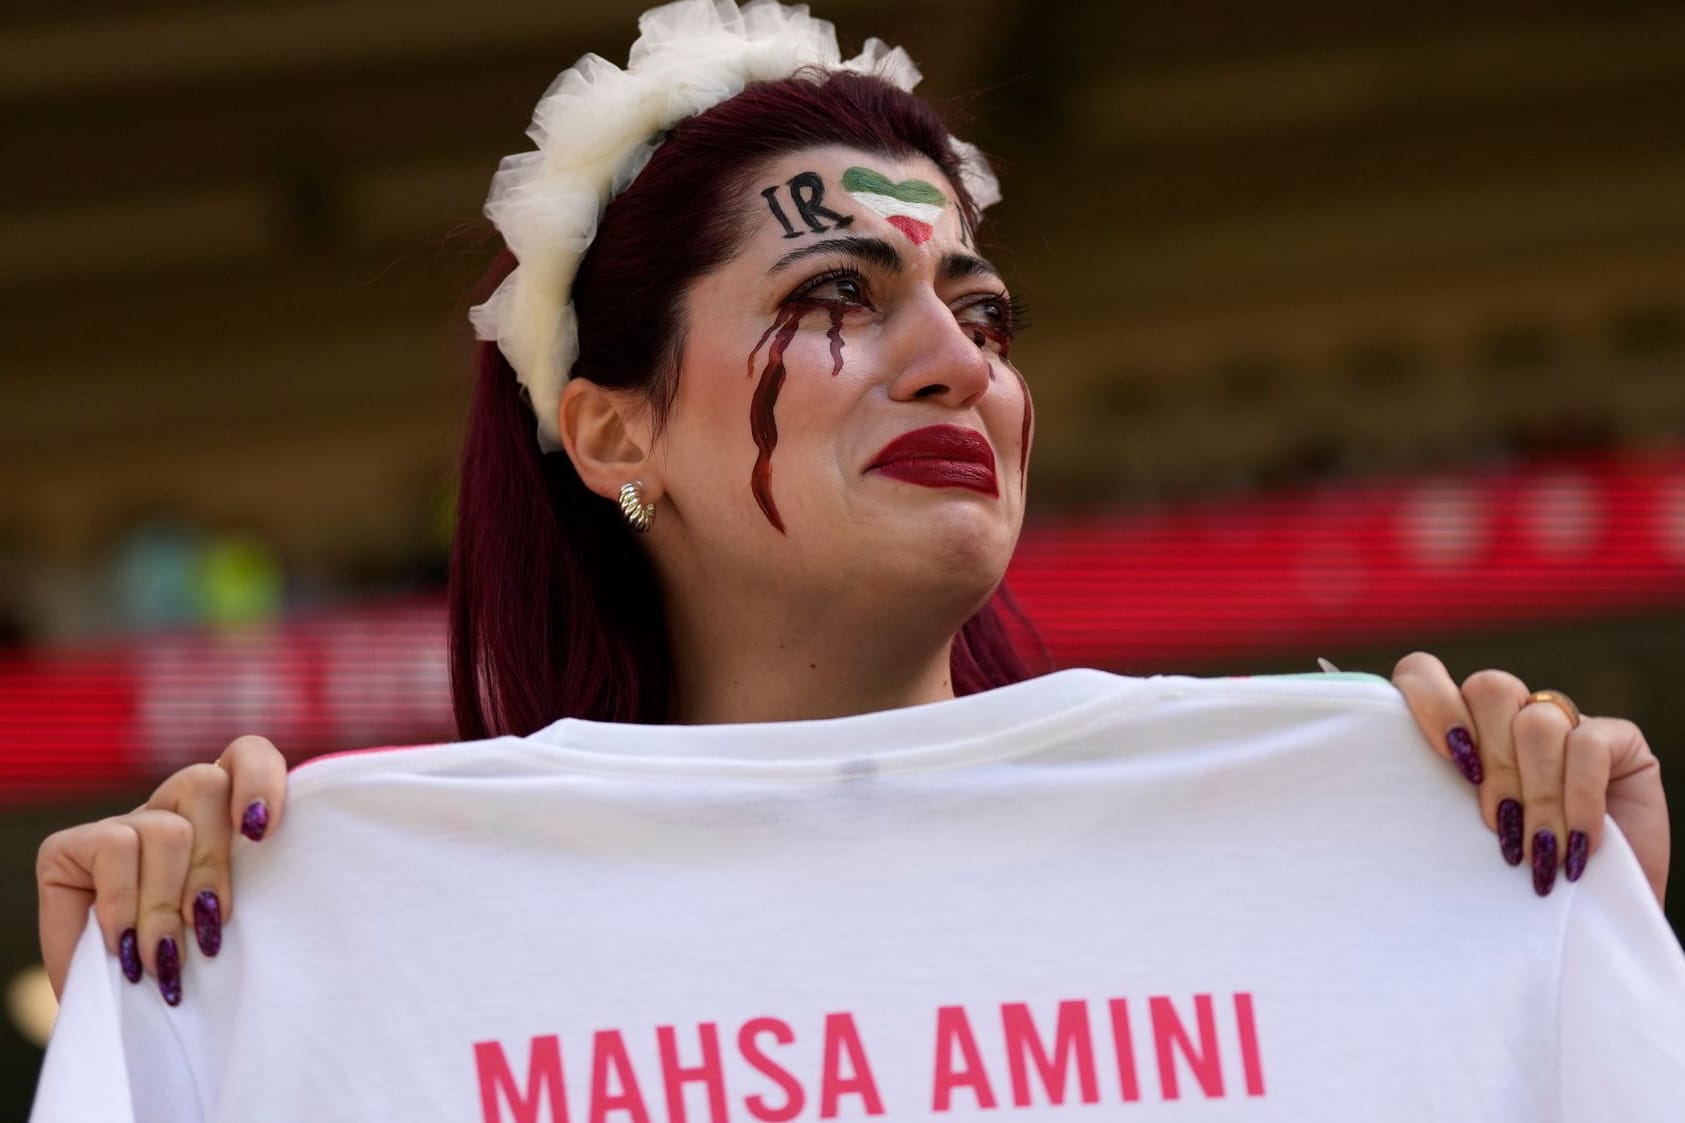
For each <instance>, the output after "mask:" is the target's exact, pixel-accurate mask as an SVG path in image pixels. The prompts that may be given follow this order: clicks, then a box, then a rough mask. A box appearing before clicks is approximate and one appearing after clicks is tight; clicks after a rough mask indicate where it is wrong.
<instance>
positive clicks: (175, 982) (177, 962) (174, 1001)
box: [158, 936, 181, 1006]
mask: <svg viewBox="0 0 1685 1123" xmlns="http://www.w3.org/2000/svg"><path fill="white" fill-rule="evenodd" d="M158 991H159V993H160V994H162V995H163V996H164V1001H165V1002H167V1003H169V1004H170V1005H171V1006H180V1005H181V953H180V952H179V951H177V950H176V941H175V937H174V936H165V937H164V938H163V939H161V940H159V941H158Z"/></svg>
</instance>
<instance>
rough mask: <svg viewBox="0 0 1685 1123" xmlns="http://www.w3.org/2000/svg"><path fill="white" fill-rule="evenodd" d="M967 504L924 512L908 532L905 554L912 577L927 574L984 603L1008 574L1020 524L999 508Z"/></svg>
mask: <svg viewBox="0 0 1685 1123" xmlns="http://www.w3.org/2000/svg"><path fill="white" fill-rule="evenodd" d="M967 506H968V505H963V504H956V505H954V506H953V507H949V508H947V509H941V510H926V511H921V512H919V513H918V515H917V517H916V518H915V519H914V520H913V523H914V525H913V526H912V527H911V528H909V529H908V530H907V532H906V533H905V534H904V536H903V540H902V546H901V553H902V556H903V560H904V563H905V566H904V571H911V572H908V573H907V576H908V577H909V579H917V578H918V577H923V578H925V579H927V580H928V581H929V583H930V584H931V585H932V586H933V587H935V588H939V589H941V590H943V591H944V592H953V593H955V594H956V595H957V596H960V597H962V598H965V597H969V598H971V599H975V600H976V602H977V603H978V604H981V603H982V602H983V601H984V600H987V599H988V597H989V594H990V593H992V592H993V591H994V589H995V586H997V585H999V584H1000V582H1001V578H1003V577H1005V576H1006V567H1007V564H1008V563H1009V562H1011V560H1012V551H1013V548H1014V547H1015V546H1016V545H1017V543H1018V527H1017V525H1016V524H1009V523H1007V522H1006V521H1005V520H1004V519H1002V518H1000V515H999V512H998V511H990V512H987V513H986V514H985V513H984V512H982V511H979V510H978V509H977V508H976V507H971V508H970V509H969V510H968V509H966V507H967ZM980 516H981V517H980ZM967 591H969V592H967Z"/></svg>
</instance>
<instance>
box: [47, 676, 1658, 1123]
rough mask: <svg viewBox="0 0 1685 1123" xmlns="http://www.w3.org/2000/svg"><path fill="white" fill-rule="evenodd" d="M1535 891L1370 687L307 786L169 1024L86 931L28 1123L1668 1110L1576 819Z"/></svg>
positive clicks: (1622, 855) (1143, 702)
mask: <svg viewBox="0 0 1685 1123" xmlns="http://www.w3.org/2000/svg"><path fill="white" fill-rule="evenodd" d="M1605 830H1606V833H1605V836H1604V837H1605V843H1604V846H1603V848H1602V850H1601V851H1600V852H1599V853H1598V854H1597V855H1596V857H1595V858H1594V859H1593V860H1592V861H1591V863H1590V866H1589V868H1588V869H1587V871H1586V874H1585V876H1584V877H1583V878H1582V879H1581V880H1580V881H1579V882H1578V883H1574V884H1570V883H1568V882H1566V881H1562V880H1559V882H1558V884H1557V887H1556V890H1555V892H1553V893H1552V894H1551V895H1550V896H1549V897H1547V898H1544V899H1540V898H1538V897H1536V896H1535V895H1534V893H1533V890H1532V886H1531V882H1530V879H1529V877H1528V874H1527V872H1526V871H1525V869H1513V868H1511V867H1509V866H1507V865H1505V864H1504V862H1503V861H1502V859H1501V858H1500V856H1499V853H1498V845H1497V842H1496V840H1495V839H1494V838H1493V836H1492V834H1491V832H1490V831H1488V830H1487V829H1486V827H1485V826H1484V824H1483V823H1482V822H1481V820H1480V816H1479V814H1478V812H1477V810H1476V801H1475V799H1474V794H1473V792H1472V791H1471V790H1470V788H1469V786H1468V785H1467V784H1466V783H1465V782H1464V781H1463V780H1462V779H1461V778H1460V777H1459V776H1458V775H1457V773H1456V771H1455V770H1454V769H1453V768H1452V767H1451V766H1450V765H1448V764H1446V763H1445V762H1444V761H1442V760H1441V759H1440V758H1438V757H1437V756H1435V755H1433V754H1432V753H1431V752H1430V751H1429V750H1428V749H1427V748H1426V747H1425V746H1424V745H1423V743H1422V741H1421V737H1420V734H1419V733H1418V731H1417V729H1416V727H1415V724H1414V722H1413V721H1412V720H1411V718H1410V716H1409V714H1408V712H1407V711H1406V709H1405V707H1404V705H1403V702H1402V699H1401V698H1400V696H1399V695H1398V694H1397V693H1396V692H1395V691H1394V689H1393V688H1392V687H1391V685H1390V684H1387V683H1386V682H1384V681H1383V680H1380V679H1375V678H1371V677H1367V676H1363V677H1362V678H1361V680H1355V681H1354V679H1353V677H1352V676H1335V675H1328V676H1315V677H1305V678H1286V679H1281V678H1258V679H1225V680H1202V679H1189V678H1154V679H1130V678H1120V677H1116V676H1113V675H1108V674H1103V673H1100V672H1097V671H1067V672H1063V673H1060V674H1056V675H1051V676H1048V677H1046V678H1043V679H1038V680H1035V681H1032V682H1027V683H1022V684H1019V685H1016V686H1011V687H1006V688H1004V689H1000V690H996V691H991V692H989V693H987V694H982V695H974V696H972V697H968V698H963V699H959V700H956V701H952V702H943V703H939V704H936V705H930V706H922V707H916V708H912V709H905V710H897V711H891V712H885V713H877V714H870V715H865V716H861V717H854V718H844V719H839V720H832V721H818V722H802V723H788V724H766V725H746V726H703V727H680V726H663V727H650V726H632V725H601V724H593V723H588V722H581V721H571V720H570V721H562V722H559V723H557V724H556V725H553V726H551V727H550V728H548V729H546V730H544V731H542V732H540V733H537V734H535V735H533V736H531V737H525V738H517V737H505V738H499V739H495V740H490V741H483V742H478V743H471V744H459V745H445V746H438V747H430V748H417V749H402V750H386V751H378V752H370V753H361V754H349V755H345V756H340V757H336V758H327V759H323V760H320V761H317V762H313V763H310V764H307V765H304V766H302V767H301V768H299V769H297V770H295V772H294V773H293V775H292V777H291V780H290V795H289V803H288V808H287V818H286V822H285V824H284V827H283V829H281V830H280V831H278V832H277V833H276V834H275V835H274V836H273V837H272V838H271V839H269V840H266V841H264V842H262V843H260V844H252V843H247V842H245V841H243V840H241V841H239V842H238V843H237V846H236V852H235V858H234V863H235V870H234V872H235V886H236V899H235V908H234V915H233V918H232V920H231V922H230V924H229V925H228V928H227V933H226V937H225V939H224V942H223V945H222V953H221V955H220V956H218V957H217V958H216V959H214V960H208V961H207V960H204V959H202V958H200V957H199V956H198V955H197V953H196V951H194V950H191V941H189V946H190V950H189V952H188V954H187V956H186V957H185V958H186V963H185V966H184V972H183V974H184V981H183V989H184V991H185V1000H184V1001H183V1003H182V1004H181V1005H180V1006H179V1007H177V1008H169V1007H166V1006H165V1005H164V1003H163V1001H162V1000H161V999H160V997H159V995H158V991H157V987H156V985H155V984H154V983H153V982H152V980H151V979H150V978H148V979H147V980H145V981H144V982H143V984H142V985H139V986H136V985H131V984H129V983H128V982H126V981H125V980H124V979H123V977H122V975H121V973H120V971H119V968H118V965H117V962H116V961H115V959H113V958H112V957H110V956H109V955H107V954H106V953H105V951H104V949H103V947H102V946H101V943H100V939H99V935H98V932H97V930H96V929H95V928H94V927H93V926H92V925H90V927H89V929H88V931H87V934H86V935H85V937H84V939H83V941H82V943H81V945H80V947H79V948H78V950H77V952H76V958H75V961H74V963H73V966H72V970H71V974H70V980H69V984H68V989H67V992H66V994H65V1000H64V1005H63V1008H62V1010H61V1013H60V1019H59V1024H58V1027H57V1029H56V1031H55V1033H54V1037H53V1040H52V1044H51V1048H50V1050H49V1052H48V1056H47V1061H46V1065H45V1068H44V1070H43V1075H42V1081H41V1086H40V1092H39V1095H38V1098H37V1102H36V1107H35V1114H34V1118H35V1120H36V1121H37V1123H59V1121H62V1120H94V1119H98V1120H105V1121H118V1120H130V1119H133V1120H147V1121H151V1120H169V1121H172V1123H182V1121H195V1120H242V1121H249V1120H270V1119H273V1120H308V1121H311V1123H329V1121H336V1120H346V1121H351V1120H356V1121H358V1123H364V1121H368V1120H406V1121H407V1120H450V1121H460V1123H497V1121H505V1120H508V1121H517V1123H551V1121H561V1120H569V1121H571V1123H680V1121H684V1123H726V1121H727V1120H730V1121H733V1123H788V1121H795V1120H803V1121H805V1120H822V1119H841V1120H861V1119H868V1118H871V1117H874V1116H882V1117H884V1118H887V1119H892V1120H907V1119H926V1118H944V1117H947V1118H953V1119H973V1120H974V1119H980V1118H1000V1119H1003V1120H1009V1119H1026V1120H1028V1119H1049V1120H1055V1119H1057V1120H1073V1121H1080V1120H1083V1119H1089V1120H1099V1119H1107V1120H1110V1119H1128V1120H1135V1119H1139V1120H1165V1121H1196V1123H1197V1121H1206V1120H1235V1121H1262V1120H1271V1121H1281V1123H1285V1121H1289V1120H1291V1121H1293V1123H1304V1121H1307V1120H1341V1121H1345V1120H1364V1121H1365V1123H1390V1121H1398V1123H1406V1121H1408V1123H1420V1121H1422V1120H1436V1121H1441V1123H1444V1121H1463V1120H1466V1121H1471V1123H1472V1121H1476V1120H1478V1121H1480V1123H1494V1121H1507V1120H1514V1121H1517V1123H1520V1121H1526V1123H1548V1121H1553V1120H1562V1121H1567V1123H1584V1121H1592V1120H1619V1121H1622V1123H1638V1121H1649V1120H1656V1121H1660V1120H1668V1121H1677V1120H1679V1119H1681V1118H1685V955H1682V954H1681V951H1680V947H1679V944H1678V943H1677V941H1676V940H1675V938H1674V936H1673V934H1672V933H1671V931H1670V930H1669V929H1668V927H1667V925H1666V923H1665V921H1664V919H1663V917H1662V914H1661V912H1660V910H1659V909H1658V908H1657V906H1656V903H1655V900H1654V898H1653V897H1652V896H1651V893H1650V891H1649V889H1648V887H1647V886H1646V884H1645V882H1644V879H1643V876H1642V874H1641V872H1640V870H1639V868H1638V865H1637V863H1636V861H1635V860H1634V858H1633V855H1632V852H1631V850H1630V849H1629V848H1628V846H1627V844H1626V842H1625V841H1624V840H1623V839H1622V838H1621V836H1620V834H1619V832H1618V831H1617V830H1615V829H1614V827H1613V826H1612V824H1606V826H1605Z"/></svg>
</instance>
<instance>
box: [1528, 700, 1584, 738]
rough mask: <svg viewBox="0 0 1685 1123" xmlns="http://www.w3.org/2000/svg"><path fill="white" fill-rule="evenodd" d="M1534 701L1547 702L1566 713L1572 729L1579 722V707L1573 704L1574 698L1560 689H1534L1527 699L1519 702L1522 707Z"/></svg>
mask: <svg viewBox="0 0 1685 1123" xmlns="http://www.w3.org/2000/svg"><path fill="white" fill-rule="evenodd" d="M1534 702H1549V703H1550V704H1551V705H1553V706H1555V707H1556V708H1557V709H1559V710H1561V711H1562V712H1563V713H1565V714H1567V715H1568V728H1570V729H1574V728H1576V727H1578V726H1579V724H1580V707H1578V706H1576V705H1574V700H1573V699H1572V698H1570V697H1568V695H1566V694H1564V693H1562V691H1560V690H1535V691H1533V693H1531V694H1529V695H1527V701H1525V702H1523V703H1521V705H1522V707H1523V708H1526V707H1527V706H1530V705H1532V704H1533V703H1534Z"/></svg>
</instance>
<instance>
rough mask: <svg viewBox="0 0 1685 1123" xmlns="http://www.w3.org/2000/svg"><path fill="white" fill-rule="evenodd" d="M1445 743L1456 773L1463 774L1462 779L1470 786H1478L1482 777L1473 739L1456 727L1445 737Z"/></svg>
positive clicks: (1465, 731) (1478, 756)
mask: <svg viewBox="0 0 1685 1123" xmlns="http://www.w3.org/2000/svg"><path fill="white" fill-rule="evenodd" d="M1445 743H1446V745H1447V746H1449V747H1450V749H1451V760H1452V762H1453V763H1455V764H1456V766H1457V771H1458V772H1461V773H1462V774H1463V779H1465V780H1467V781H1468V782H1469V783H1471V784H1478V783H1480V781H1481V780H1482V779H1483V777H1484V773H1482V772H1481V771H1480V754H1479V753H1476V752H1475V751H1474V738H1473V737H1470V736H1469V731H1468V730H1466V729H1464V728H1463V727H1462V726H1460V725H1459V726H1456V727H1455V728H1453V729H1452V730H1451V732H1449V733H1447V734H1446V735H1445Z"/></svg>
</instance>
